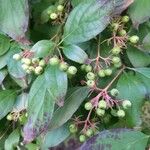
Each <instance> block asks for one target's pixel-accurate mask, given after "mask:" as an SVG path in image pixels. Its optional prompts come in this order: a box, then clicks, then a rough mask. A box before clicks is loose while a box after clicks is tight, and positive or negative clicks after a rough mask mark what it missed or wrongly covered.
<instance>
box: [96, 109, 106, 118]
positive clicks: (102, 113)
mask: <svg viewBox="0 0 150 150" xmlns="http://www.w3.org/2000/svg"><path fill="white" fill-rule="evenodd" d="M96 114H97V115H98V116H104V114H105V110H104V109H100V108H98V109H96Z"/></svg>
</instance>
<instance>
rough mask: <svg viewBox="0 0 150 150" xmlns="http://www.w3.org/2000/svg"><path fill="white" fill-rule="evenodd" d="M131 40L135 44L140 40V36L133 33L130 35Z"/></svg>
mask: <svg viewBox="0 0 150 150" xmlns="http://www.w3.org/2000/svg"><path fill="white" fill-rule="evenodd" d="M129 41H130V42H131V43H133V44H136V43H137V42H138V41H139V37H138V36H137V35H133V36H131V37H129Z"/></svg>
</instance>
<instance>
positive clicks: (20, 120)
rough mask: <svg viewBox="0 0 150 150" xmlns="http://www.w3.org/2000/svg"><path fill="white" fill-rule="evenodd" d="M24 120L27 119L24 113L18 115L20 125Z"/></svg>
mask: <svg viewBox="0 0 150 150" xmlns="http://www.w3.org/2000/svg"><path fill="white" fill-rule="evenodd" d="M26 121H27V117H26V116H25V114H23V115H21V116H20V117H19V122H20V124H21V125H24V124H25V123H26Z"/></svg>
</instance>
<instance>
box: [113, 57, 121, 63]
mask: <svg viewBox="0 0 150 150" xmlns="http://www.w3.org/2000/svg"><path fill="white" fill-rule="evenodd" d="M120 61H121V60H120V58H119V57H113V58H112V63H113V64H117V63H119V62H120Z"/></svg>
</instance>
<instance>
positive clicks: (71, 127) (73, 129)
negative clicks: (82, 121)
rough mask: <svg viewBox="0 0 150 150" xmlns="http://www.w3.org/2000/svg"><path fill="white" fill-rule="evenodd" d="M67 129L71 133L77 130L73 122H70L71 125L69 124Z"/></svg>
mask: <svg viewBox="0 0 150 150" xmlns="http://www.w3.org/2000/svg"><path fill="white" fill-rule="evenodd" d="M69 131H70V132H71V133H76V132H77V131H78V128H77V127H76V125H75V124H71V125H70V126H69Z"/></svg>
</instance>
